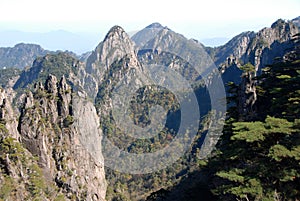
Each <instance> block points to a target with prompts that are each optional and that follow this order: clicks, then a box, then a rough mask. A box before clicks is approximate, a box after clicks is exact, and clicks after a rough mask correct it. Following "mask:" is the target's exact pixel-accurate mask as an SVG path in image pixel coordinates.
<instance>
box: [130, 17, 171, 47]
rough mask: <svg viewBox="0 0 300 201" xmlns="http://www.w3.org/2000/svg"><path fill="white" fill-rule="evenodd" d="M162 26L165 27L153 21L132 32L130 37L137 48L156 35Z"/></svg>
mask: <svg viewBox="0 0 300 201" xmlns="http://www.w3.org/2000/svg"><path fill="white" fill-rule="evenodd" d="M164 28H166V27H163V26H162V25H161V24H159V23H157V22H155V23H152V24H150V25H149V26H147V27H145V28H144V29H142V30H140V31H139V32H137V33H136V34H134V35H133V36H132V37H131V39H132V40H133V41H134V42H135V44H136V45H137V46H138V47H139V48H142V47H143V46H144V45H145V44H146V43H147V42H148V41H150V40H151V39H153V38H154V37H156V36H157V34H158V33H159V32H160V31H161V30H162V29H164Z"/></svg>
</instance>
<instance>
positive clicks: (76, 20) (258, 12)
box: [0, 0, 300, 40]
mask: <svg viewBox="0 0 300 201" xmlns="http://www.w3.org/2000/svg"><path fill="white" fill-rule="evenodd" d="M299 15H300V1H299V0H285V1H282V0H251V1H250V0H209V1H202V0H198V1H197V0H173V1H169V0H151V1H141V0H128V1H126V0H123V1H122V0H105V1H103V0H81V1H77V0H51V1H50V0H47V1H45V0H0V31H6V30H19V31H25V32H49V31H54V30H66V31H70V32H74V33H90V34H98V35H99V37H100V36H102V37H104V35H105V33H106V32H107V31H108V30H109V29H110V28H111V27H112V26H114V25H120V26H122V27H123V28H124V29H125V31H127V32H134V31H137V30H140V29H142V28H144V27H145V26H147V25H149V24H151V23H152V22H159V23H161V24H162V25H164V26H168V27H169V28H171V29H172V30H174V31H176V32H178V33H181V34H183V35H185V36H186V37H188V38H195V39H198V40H199V39H205V38H213V37H226V38H231V37H233V36H235V35H237V34H239V33H241V32H243V31H248V30H250V31H258V30H259V29H261V28H263V27H267V26H270V25H271V24H272V23H273V22H274V21H276V20H277V19H279V18H282V19H293V18H295V17H297V16H299Z"/></svg>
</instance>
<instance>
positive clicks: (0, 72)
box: [0, 68, 21, 88]
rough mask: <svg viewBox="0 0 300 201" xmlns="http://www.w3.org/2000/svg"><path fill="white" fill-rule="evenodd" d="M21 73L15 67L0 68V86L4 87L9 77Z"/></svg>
mask: <svg viewBox="0 0 300 201" xmlns="http://www.w3.org/2000/svg"><path fill="white" fill-rule="evenodd" d="M20 74H21V70H19V69H17V68H7V69H0V87H3V88H5V87H6V86H7V84H8V82H9V80H10V79H12V78H13V77H16V76H18V75H20Z"/></svg>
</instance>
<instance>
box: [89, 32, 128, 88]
mask: <svg viewBox="0 0 300 201" xmlns="http://www.w3.org/2000/svg"><path fill="white" fill-rule="evenodd" d="M130 54H134V44H133V42H132V41H131V40H130V38H129V36H128V35H127V33H126V32H125V31H124V29H123V28H121V27H119V26H114V27H112V28H111V29H110V31H109V32H108V33H107V35H106V36H105V38H104V40H103V42H101V43H100V44H99V45H98V46H97V47H96V49H95V50H94V51H93V52H92V54H91V55H90V56H89V57H88V59H87V62H86V72H87V73H89V74H92V75H94V77H95V78H97V80H98V83H100V82H101V81H102V80H103V76H104V74H105V73H106V72H107V70H108V69H109V67H110V66H111V64H112V63H113V62H115V61H116V60H120V59H121V58H123V57H124V56H125V55H130Z"/></svg>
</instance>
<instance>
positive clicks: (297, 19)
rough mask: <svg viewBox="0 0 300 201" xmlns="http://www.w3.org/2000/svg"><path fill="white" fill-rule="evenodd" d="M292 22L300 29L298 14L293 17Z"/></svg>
mask: <svg viewBox="0 0 300 201" xmlns="http://www.w3.org/2000/svg"><path fill="white" fill-rule="evenodd" d="M292 23H294V24H295V25H296V26H297V27H298V29H300V16H299V17H296V18H295V19H293V20H292Z"/></svg>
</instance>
